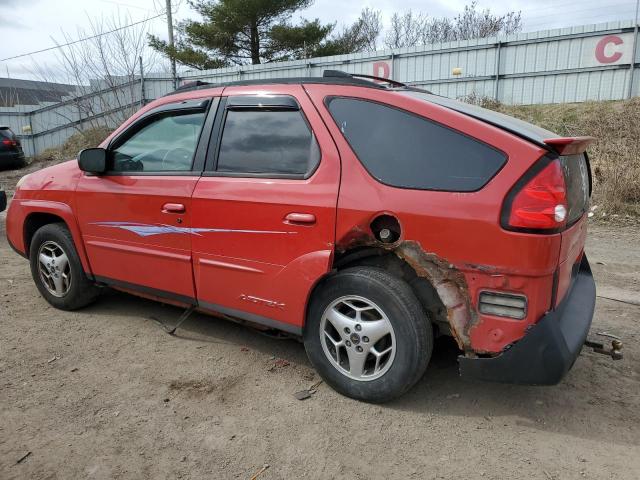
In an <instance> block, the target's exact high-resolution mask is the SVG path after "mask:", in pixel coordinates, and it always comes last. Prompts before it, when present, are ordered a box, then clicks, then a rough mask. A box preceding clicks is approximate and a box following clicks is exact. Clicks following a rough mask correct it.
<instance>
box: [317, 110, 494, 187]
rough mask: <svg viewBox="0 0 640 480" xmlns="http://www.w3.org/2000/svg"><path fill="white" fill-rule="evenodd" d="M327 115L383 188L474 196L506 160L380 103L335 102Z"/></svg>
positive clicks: (481, 145) (470, 140)
mask: <svg viewBox="0 0 640 480" xmlns="http://www.w3.org/2000/svg"><path fill="white" fill-rule="evenodd" d="M329 110H330V112H331V115H332V116H333V118H334V120H335V121H336V123H337V124H338V126H339V127H340V129H341V131H342V133H343V134H344V136H345V138H346V139H347V141H348V142H349V144H350V145H351V148H352V149H353V151H354V152H355V154H356V155H357V156H358V158H359V159H360V161H361V162H362V164H363V165H364V166H365V168H366V169H367V170H368V171H369V173H370V174H371V175H373V176H374V177H375V178H376V179H378V180H379V181H381V182H382V183H385V184H387V185H391V186H394V187H403V188H415V189H422V190H448V191H459V192H469V191H474V190H478V189H479V188H481V187H482V186H483V185H485V184H486V183H487V182H488V181H489V180H490V179H491V178H492V177H493V176H494V175H495V174H496V173H497V172H498V170H500V168H501V167H502V165H504V163H505V161H506V157H505V155H504V154H503V153H501V152H499V151H498V150H496V149H494V148H492V147H490V146H488V145H486V144H484V143H482V142H479V141H478V140H474V139H473V138H470V137H467V136H466V135H463V134H461V133H459V132H456V131H454V130H452V129H450V128H447V127H444V126H442V125H440V124H438V123H435V122H432V121H430V120H427V119H425V118H423V117H419V116H417V115H413V114H411V113H409V112H405V111H403V110H399V109H396V108H392V107H389V106H385V105H382V104H379V103H374V102H368V101H365V100H356V99H348V98H334V99H332V100H331V101H330V103H329Z"/></svg>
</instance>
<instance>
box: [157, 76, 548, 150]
mask: <svg viewBox="0 0 640 480" xmlns="http://www.w3.org/2000/svg"><path fill="white" fill-rule="evenodd" d="M380 82H386V83H388V84H389V86H386V85H384V84H382V83H380ZM302 84H323V85H340V86H345V85H348V86H357V87H365V88H375V89H382V90H387V91H389V92H397V93H401V94H405V95H410V96H412V97H414V98H419V99H421V100H424V101H427V102H430V103H433V104H435V105H439V106H441V107H445V108H448V109H450V110H454V111H456V112H458V113H460V114H463V115H467V116H469V117H473V118H476V119H478V120H481V121H483V122H485V123H488V124H490V125H493V126H495V127H498V128H500V129H502V130H506V131H508V132H510V133H513V134H514V135H517V136H519V137H521V138H524V139H526V140H529V141H530V142H533V143H535V144H537V145H539V146H542V147H544V148H547V149H548V148H549V147H548V145H546V144H545V142H544V141H545V140H547V139H550V138H557V137H558V135H557V134H555V133H553V132H550V131H549V130H546V129H544V128H542V127H538V126H537V125H533V124H531V123H528V122H525V121H523V120H520V119H517V118H514V117H511V116H509V115H505V114H502V113H499V112H495V111H493V110H488V109H486V108H482V107H479V106H477V105H472V104H470V103H465V102H461V101H459V100H454V99H452V98H447V97H442V96H440V95H435V94H433V93H431V92H429V91H428V90H424V89H421V88H416V87H413V86H410V85H405V84H403V83H400V82H397V81H395V80H391V79H386V78H381V77H374V76H371V75H363V74H351V73H346V72H342V71H340V70H325V71H324V73H323V76H322V77H290V78H269V79H258V80H240V81H234V82H226V83H217V84H216V83H208V82H202V81H199V80H197V81H195V82H191V83H188V84H185V85H183V86H182V87H179V88H178V89H176V90H175V91H173V92H171V93H169V94H167V95H165V96H169V95H174V94H178V93H183V92H189V91H195V90H204V89H208V88H216V87H231V86H249V85H302Z"/></svg>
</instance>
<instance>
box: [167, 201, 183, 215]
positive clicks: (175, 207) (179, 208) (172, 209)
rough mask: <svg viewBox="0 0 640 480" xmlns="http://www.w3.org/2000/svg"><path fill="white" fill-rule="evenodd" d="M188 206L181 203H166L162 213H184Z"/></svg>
mask: <svg viewBox="0 0 640 480" xmlns="http://www.w3.org/2000/svg"><path fill="white" fill-rule="evenodd" d="M185 210H186V208H184V205H183V204H181V203H165V204H164V205H163V206H162V213H184V212H185Z"/></svg>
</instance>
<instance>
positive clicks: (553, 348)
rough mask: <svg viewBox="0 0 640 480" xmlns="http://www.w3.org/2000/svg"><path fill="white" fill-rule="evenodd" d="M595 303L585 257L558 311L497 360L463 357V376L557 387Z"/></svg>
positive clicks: (577, 350)
mask: <svg viewBox="0 0 640 480" xmlns="http://www.w3.org/2000/svg"><path fill="white" fill-rule="evenodd" d="M595 303H596V285H595V282H594V281H593V276H592V274H591V267H590V266H589V262H588V261H587V257H586V255H584V256H583V257H582V262H581V263H580V268H579V270H578V273H577V275H576V278H575V280H574V282H573V285H572V286H571V288H570V290H569V291H568V292H567V295H566V297H565V298H564V300H563V301H562V302H561V303H560V304H559V305H558V307H557V308H556V309H555V310H553V311H552V312H549V313H547V314H546V315H545V316H543V317H542V318H541V319H540V321H539V322H538V323H536V324H535V325H533V326H531V327H530V328H529V329H528V330H527V333H526V334H525V336H524V337H523V338H522V339H521V340H519V341H518V342H516V343H515V344H514V345H513V346H512V347H511V348H509V349H508V350H505V351H504V352H502V353H501V354H500V355H498V356H496V357H492V358H467V357H460V358H459V364H460V375H462V376H463V377H465V378H476V379H479V380H487V381H494V382H502V383H517V384H524V385H555V384H556V383H558V382H559V381H560V380H561V379H562V378H563V377H564V375H565V374H566V373H567V372H568V371H569V369H570V368H571V367H572V366H573V363H574V362H575V360H576V358H577V357H578V355H579V354H580V350H581V349H582V345H583V344H584V342H585V340H586V338H587V334H588V333H589V328H590V327H591V320H592V318H593V311H594V309H595Z"/></svg>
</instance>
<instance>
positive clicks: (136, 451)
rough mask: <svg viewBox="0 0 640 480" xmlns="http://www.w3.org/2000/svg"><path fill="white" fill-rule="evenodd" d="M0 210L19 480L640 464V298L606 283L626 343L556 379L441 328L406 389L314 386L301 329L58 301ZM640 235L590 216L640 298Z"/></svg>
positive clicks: (437, 472) (617, 473)
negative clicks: (499, 372) (511, 374)
mask: <svg viewBox="0 0 640 480" xmlns="http://www.w3.org/2000/svg"><path fill="white" fill-rule="evenodd" d="M6 178H7V177H6V176H5V177H4V179H5V180H6ZM0 180H3V177H0ZM0 224H1V226H0V265H1V268H0V319H1V322H0V326H1V327H2V331H1V332H0V478H2V479H12V478H47V479H68V478H153V479H157V478H224V479H226V478H243V479H249V478H252V477H253V476H254V475H255V474H257V473H259V472H261V473H259V475H258V478H259V480H268V479H279V478H287V479H289V478H349V479H353V478H355V479H360V478H362V479H365V478H366V479H369V478H429V479H432V478H474V479H475V478H479V479H480V478H481V479H485V478H486V479H504V478H527V479H542V480H551V479H583V478H590V479H634V480H635V479H638V478H640V346H639V342H638V340H640V338H639V337H640V320H639V319H640V306H636V305H632V304H629V303H622V302H620V301H615V300H610V299H606V298H598V302H597V308H596V316H595V319H594V326H593V329H592V332H593V333H595V332H599V331H608V332H611V333H615V334H618V335H620V336H622V337H623V339H624V342H625V350H624V351H625V358H624V360H622V361H619V362H613V361H611V360H610V359H608V358H606V357H604V356H602V355H597V354H594V353H592V352H590V351H587V350H584V351H583V353H582V354H581V356H580V358H579V359H578V361H577V363H576V365H575V366H574V368H573V370H572V371H571V372H570V373H569V374H568V376H567V377H566V379H565V380H564V381H563V382H562V383H561V384H560V385H558V386H555V387H518V386H510V385H495V384H488V383H479V382H471V381H463V380H461V379H460V378H459V377H458V375H457V368H456V354H457V352H456V350H455V347H454V346H453V345H452V342H450V341H447V340H439V341H438V342H437V343H436V351H435V353H434V358H433V361H432V363H431V365H430V366H429V369H428V371H427V373H426V375H425V376H424V378H423V379H422V380H421V381H420V382H419V383H418V385H417V386H416V387H415V388H414V389H412V390H411V391H410V392H409V393H408V394H407V395H405V396H404V397H402V398H401V399H399V400H397V401H395V402H392V403H390V404H386V405H383V406H374V405H368V404H364V403H359V402H357V401H354V400H350V399H348V398H345V397H342V396H340V395H338V394H337V393H335V392H334V391H332V390H331V389H330V388H329V387H327V386H326V385H324V384H321V385H320V386H319V387H318V389H317V392H316V393H315V394H314V395H313V396H312V397H311V398H309V399H307V400H304V401H299V400H296V399H295V398H294V395H293V394H294V393H295V392H297V391H299V390H301V389H304V388H308V387H310V386H311V385H313V384H315V383H316V382H318V381H319V378H318V377H317V375H316V374H315V373H314V371H313V369H312V368H311V366H310V364H309V362H308V361H307V358H306V356H305V353H304V349H303V346H302V345H301V344H300V343H298V342H295V341H293V340H276V339H273V338H267V337H265V336H263V335H261V334H259V333H256V332H255V331H253V330H251V329H248V328H244V327H242V326H239V325H236V324H233V323H231V322H228V321H225V320H222V319H218V318H213V317H207V316H204V315H194V316H193V317H192V318H190V319H189V320H188V321H187V322H186V323H185V324H184V326H183V327H182V328H181V329H180V330H178V332H177V333H178V334H177V336H176V337H171V336H169V335H167V334H166V333H164V332H163V331H162V330H161V329H160V328H159V327H158V325H157V323H156V321H161V322H168V323H170V322H174V321H175V320H177V318H178V316H179V315H180V313H181V311H180V310H179V309H177V308H174V307H170V306H163V305H161V304H158V303H154V302H151V301H147V300H143V299H139V298H136V297H133V296H129V295H126V294H122V293H116V292H109V293H107V294H105V295H104V296H103V297H102V298H101V299H100V300H99V301H98V302H97V303H96V304H94V305H92V306H91V307H89V308H86V309H84V310H82V311H79V312H74V313H67V312H61V311H57V310H55V309H53V308H51V307H49V305H48V304H47V303H46V302H45V301H44V300H43V299H42V298H41V297H40V295H38V293H37V290H36V288H35V286H34V285H33V282H32V280H31V277H30V273H29V267H28V264H27V262H26V261H25V260H24V259H22V258H21V257H19V256H17V255H15V254H14V253H13V252H12V251H11V250H10V248H9V246H8V245H7V243H6V240H5V232H4V214H0ZM638 238H640V229H639V228H638V227H637V226H620V227H615V228H614V227H606V226H592V227H591V234H590V238H589V241H588V246H587V253H588V255H589V258H590V261H591V263H592V266H593V269H594V273H595V276H596V281H597V284H598V288H599V290H598V293H599V294H600V295H603V296H606V297H610V298H616V299H619V300H627V301H630V302H632V303H633V302H638V301H640V293H639V292H640V242H639V241H638ZM592 336H593V335H592ZM27 454H28V456H27V457H26V458H24V457H25V455H27ZM21 459H22V460H21ZM266 465H268V467H266V468H265V466H266Z"/></svg>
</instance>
